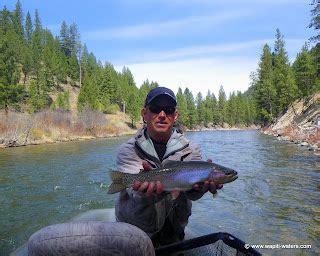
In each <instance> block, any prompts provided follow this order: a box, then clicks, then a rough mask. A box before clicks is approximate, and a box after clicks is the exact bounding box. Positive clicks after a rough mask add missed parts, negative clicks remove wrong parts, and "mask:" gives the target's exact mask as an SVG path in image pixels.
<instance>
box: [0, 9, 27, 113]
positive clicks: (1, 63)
mask: <svg viewBox="0 0 320 256" xmlns="http://www.w3.org/2000/svg"><path fill="white" fill-rule="evenodd" d="M18 40H19V39H18V36H17V34H16V32H15V29H14V25H13V22H12V20H11V18H10V12H9V11H8V10H7V9H6V8H4V10H2V11H1V12H0V106H1V108H4V109H5V112H6V114H8V110H9V107H10V106H14V107H18V103H19V102H20V101H21V100H22V99H23V97H24V89H23V86H21V85H19V84H18V83H19V78H20V76H19V67H18V54H17V51H16V50H17V49H16V45H15V42H17V41H18Z"/></svg>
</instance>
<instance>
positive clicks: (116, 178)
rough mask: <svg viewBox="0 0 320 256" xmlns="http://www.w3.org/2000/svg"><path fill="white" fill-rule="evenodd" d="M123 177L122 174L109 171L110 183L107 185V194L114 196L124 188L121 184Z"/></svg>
mask: <svg viewBox="0 0 320 256" xmlns="http://www.w3.org/2000/svg"><path fill="white" fill-rule="evenodd" d="M123 175H124V174H123V173H122V172H116V171H110V177H111V180H112V183H111V184H110V185H109V190H108V194H114V193H117V192H120V191H122V190H123V189H125V188H126V186H125V185H123V184H122V177H123Z"/></svg>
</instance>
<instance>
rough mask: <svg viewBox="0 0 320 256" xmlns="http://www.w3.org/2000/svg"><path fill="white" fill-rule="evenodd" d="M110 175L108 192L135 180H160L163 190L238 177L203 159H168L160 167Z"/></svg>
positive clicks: (230, 170) (228, 169)
mask: <svg viewBox="0 0 320 256" xmlns="http://www.w3.org/2000/svg"><path fill="white" fill-rule="evenodd" d="M110 176H111V180H112V184H111V185H110V186H109V191H108V193H109V194H113V193H117V192H120V191H122V190H123V189H125V188H128V187H131V186H132V185H133V183H134V182H135V181H140V182H145V181H148V182H150V181H161V183H162V185H163V190H164V191H171V190H182V191H186V190H189V189H192V187H193V185H194V184H195V183H199V182H204V181H206V180H214V181H215V182H218V183H220V184H225V183H229V182H232V181H235V180H236V179H237V178H238V176H237V172H236V171H235V170H233V169H230V168H227V167H224V166H222V165H219V164H215V163H210V162H205V161H185V162H181V161H170V162H168V163H167V164H165V165H164V167H162V168H156V169H152V170H150V171H145V172H144V171H142V172H140V173H138V174H130V173H123V172H117V171H111V172H110Z"/></svg>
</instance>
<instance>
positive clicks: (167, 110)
mask: <svg viewBox="0 0 320 256" xmlns="http://www.w3.org/2000/svg"><path fill="white" fill-rule="evenodd" d="M149 109H150V111H151V112H152V113H154V114H159V113H160V112H161V111H162V110H163V111H164V112H165V113H166V114H167V115H172V114H173V113H174V112H175V111H176V108H175V107H169V106H168V107H164V106H157V105H154V106H149Z"/></svg>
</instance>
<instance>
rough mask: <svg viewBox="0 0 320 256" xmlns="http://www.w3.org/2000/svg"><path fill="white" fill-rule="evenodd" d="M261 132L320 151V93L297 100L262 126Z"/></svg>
mask: <svg viewBox="0 0 320 256" xmlns="http://www.w3.org/2000/svg"><path fill="white" fill-rule="evenodd" d="M261 132H262V133H263V134H267V135H272V136H275V137H277V138H278V140H283V141H288V142H291V143H295V144H297V145H300V146H302V147H306V148H307V149H308V150H310V151H320V93H317V94H315V95H314V96H313V97H312V98H310V99H308V100H299V101H296V102H295V103H294V104H292V106H291V107H290V108H289V109H288V110H287V112H286V113H285V114H284V115H283V116H281V117H280V118H278V120H277V121H276V122H274V123H273V124H272V125H270V126H268V127H265V128H262V129H261Z"/></svg>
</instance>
